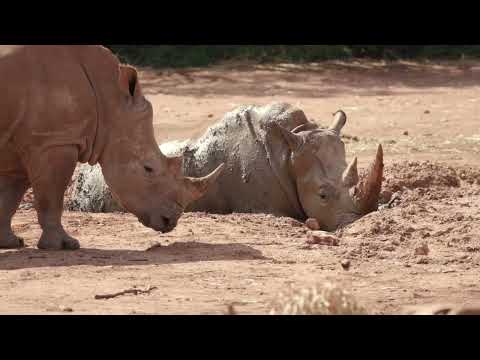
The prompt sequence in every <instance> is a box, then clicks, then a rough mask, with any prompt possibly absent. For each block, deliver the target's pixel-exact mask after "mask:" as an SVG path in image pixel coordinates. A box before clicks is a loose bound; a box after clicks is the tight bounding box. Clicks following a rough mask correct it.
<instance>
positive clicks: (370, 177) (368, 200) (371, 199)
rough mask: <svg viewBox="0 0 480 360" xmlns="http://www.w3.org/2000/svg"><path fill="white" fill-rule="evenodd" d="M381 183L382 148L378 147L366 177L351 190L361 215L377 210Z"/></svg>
mask: <svg viewBox="0 0 480 360" xmlns="http://www.w3.org/2000/svg"><path fill="white" fill-rule="evenodd" d="M382 181H383V148H382V145H379V146H378V150H377V156H376V158H375V161H374V162H373V164H372V165H371V167H370V169H369V171H368V173H367V174H366V176H364V177H363V178H362V180H361V181H360V182H359V183H358V184H357V185H356V186H355V187H354V188H353V190H354V193H353V200H354V202H355V205H356V206H357V208H358V209H359V211H360V212H361V213H362V214H368V213H370V212H372V211H376V210H377V209H378V201H379V197H380V191H381V189H382Z"/></svg>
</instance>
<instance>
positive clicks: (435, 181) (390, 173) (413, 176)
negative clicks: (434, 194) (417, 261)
mask: <svg viewBox="0 0 480 360" xmlns="http://www.w3.org/2000/svg"><path fill="white" fill-rule="evenodd" d="M384 177H385V181H384V191H391V192H397V191H400V190H404V189H418V188H424V189H428V188H431V187H458V186H460V176H459V174H458V173H457V171H456V170H455V169H454V168H453V167H451V166H445V165H441V164H438V163H433V162H430V161H422V162H414V161H406V162H400V163H394V164H391V165H388V166H385V170H384Z"/></svg>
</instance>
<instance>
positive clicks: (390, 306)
mask: <svg viewBox="0 0 480 360" xmlns="http://www.w3.org/2000/svg"><path fill="white" fill-rule="evenodd" d="M142 78H143V79H144V88H145V91H146V93H147V94H148V98H149V99H150V100H151V101H152V103H153V105H154V109H155V116H156V120H155V131H156V136H157V139H158V141H159V142H164V141H166V140H172V139H184V138H187V137H194V136H199V135H201V134H202V133H203V131H205V130H206V129H207V127H208V126H209V125H211V124H212V123H214V122H216V121H218V120H219V119H220V118H221V117H222V115H223V114H224V113H225V112H227V111H230V110H232V108H234V107H236V106H238V105H240V104H249V103H253V104H259V105H261V104H265V103H269V102H272V101H285V102H289V103H292V104H294V105H297V106H300V107H301V108H302V109H304V110H305V112H306V114H307V116H309V117H310V118H311V119H312V120H314V121H317V122H318V123H320V124H322V125H323V124H327V123H328V122H329V121H330V120H331V114H332V113H333V112H334V111H336V110H338V109H343V110H344V111H345V112H347V114H348V116H349V121H348V125H347V126H346V128H345V130H344V131H345V133H346V134H347V136H346V137H345V142H346V144H347V150H348V157H349V159H350V158H351V157H352V156H353V154H355V155H357V156H358V157H359V165H360V167H361V168H362V167H364V166H366V165H367V164H368V162H369V161H370V160H371V159H372V157H373V155H374V152H375V149H376V145H377V144H378V143H382V144H383V145H384V152H385V163H386V171H385V178H386V181H385V186H384V199H383V200H384V201H385V202H387V201H388V200H390V199H391V196H392V194H395V195H394V196H395V197H396V198H397V199H396V200H395V198H394V199H393V201H392V202H391V203H390V204H391V206H390V207H387V206H384V207H382V209H381V210H380V211H378V212H376V213H372V214H370V215H368V216H367V217H365V218H363V219H361V220H360V221H358V222H356V223H354V224H352V225H350V226H348V227H347V228H345V229H343V230H341V231H339V232H338V233H337V235H338V236H339V237H340V244H339V246H325V245H323V246H322V245H308V244H307V243H306V240H307V232H308V229H307V228H306V227H305V226H304V225H303V224H299V223H297V222H296V221H294V220H292V219H283V218H274V217H272V216H264V215H239V214H233V215H230V216H218V215H208V214H186V215H185V216H184V217H183V218H182V219H181V221H180V224H179V226H178V228H177V229H176V230H175V231H174V232H172V233H170V234H167V235H160V234H157V233H156V232H154V231H152V230H149V229H146V228H144V227H142V225H141V224H140V223H138V222H137V221H136V219H135V218H134V217H133V216H130V215H126V214H79V213H66V214H65V217H64V225H65V227H66V228H67V230H68V231H69V232H70V233H71V234H73V235H74V236H76V237H77V238H79V239H80V240H81V242H82V245H83V249H82V250H80V251H78V252H74V253H71V252H44V251H39V250H37V249H36V248H35V246H34V245H35V243H36V241H37V239H38V237H39V235H40V229H39V227H38V225H37V223H36V218H35V213H34V211H33V210H32V209H28V207H29V206H28V202H29V201H28V200H29V198H28V197H27V199H26V202H25V204H24V206H23V208H24V209H23V210H21V211H19V212H18V214H17V216H16V217H15V219H14V229H15V230H16V232H17V234H19V235H20V236H22V237H24V238H25V241H26V244H27V245H28V247H27V248H26V249H22V250H19V251H2V252H0V289H1V291H0V313H3V314H13V313H21V314H24V313H28V314H32V313H33V314H56V313H73V314H222V313H225V312H226V311H227V306H228V305H230V304H233V305H234V307H235V310H236V311H237V312H238V313H240V314H263V313H267V312H268V310H269V303H270V301H271V300H272V299H273V298H274V297H275V295H276V294H277V293H278V292H279V291H281V290H283V289H284V288H285V287H287V286H290V285H292V286H295V287H302V286H307V285H310V284H313V283H318V282H320V283H321V282H322V281H326V280H329V281H333V282H336V283H340V284H342V285H343V286H345V287H346V288H348V289H349V290H350V291H352V292H353V293H354V294H355V296H356V297H357V299H358V301H359V302H360V303H361V304H362V305H364V306H365V307H367V308H368V310H369V311H370V312H371V313H379V314H382V313H384V314H391V313H396V312H398V311H399V310H400V309H401V308H402V307H403V306H407V305H415V304H428V303H432V302H433V303H435V302H453V303H459V304H468V303H476V302H480V288H479V287H478V285H477V284H478V279H479V276H478V266H479V264H480V128H479V126H478V125H479V121H480V120H479V116H480V114H479V110H480V106H479V102H480V98H479V97H478V94H479V91H480V63H472V62H462V63H434V64H417V63H406V62H401V63H390V64H386V63H381V62H378V63H373V62H352V63H336V62H329V63H325V64H310V65H287V64H285V65H262V66H252V65H238V64H233V65H223V66H215V67H212V68H209V69H189V70H182V71H171V70H168V71H152V70H148V69H146V70H144V71H142ZM427 248H428V251H425V250H426V249H427ZM416 249H418V250H416ZM422 250H423V255H422V254H421V253H422ZM344 260H349V261H350V264H351V265H350V268H349V270H345V269H344V268H343V267H342V266H341V262H342V261H344ZM135 289H136V290H148V291H147V292H146V293H143V294H142V293H135V292H136V291H135ZM125 290H133V291H131V292H130V293H126V294H123V295H119V296H117V297H114V298H111V299H95V296H96V295H108V294H114V293H117V292H122V291H125Z"/></svg>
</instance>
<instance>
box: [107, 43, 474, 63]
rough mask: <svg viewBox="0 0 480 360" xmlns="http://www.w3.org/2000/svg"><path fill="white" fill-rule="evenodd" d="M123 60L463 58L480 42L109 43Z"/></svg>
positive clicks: (138, 61)
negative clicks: (310, 43) (214, 44)
mask: <svg viewBox="0 0 480 360" xmlns="http://www.w3.org/2000/svg"><path fill="white" fill-rule="evenodd" d="M107 46H108V47H109V48H111V49H112V50H113V51H114V52H116V53H117V54H118V55H119V56H120V57H121V59H122V60H123V61H125V62H129V63H131V64H134V65H143V66H152V67H188V66H207V65H210V64H214V63H217V62H219V61H226V60H248V61H255V62H259V63H262V62H263V63H264V62H275V61H288V62H296V63H301V62H315V61H322V60H332V59H338V60H346V59H352V58H373V59H388V60H395V59H418V60H426V59H453V60H454V59H462V58H466V57H467V58H477V57H480V45H468V46H458V45H452V46H449V45H435V46H432V45H428V46H427V45H415V46H413V45H381V46H380V45H270V46H263V45H216V46H213V45H142V46H134V45H111V46H110V45H107Z"/></svg>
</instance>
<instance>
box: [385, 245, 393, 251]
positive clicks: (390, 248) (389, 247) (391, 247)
mask: <svg viewBox="0 0 480 360" xmlns="http://www.w3.org/2000/svg"><path fill="white" fill-rule="evenodd" d="M383 250H385V251H395V246H393V245H387V246H385V247H384V248H383Z"/></svg>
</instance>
